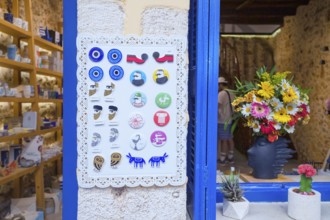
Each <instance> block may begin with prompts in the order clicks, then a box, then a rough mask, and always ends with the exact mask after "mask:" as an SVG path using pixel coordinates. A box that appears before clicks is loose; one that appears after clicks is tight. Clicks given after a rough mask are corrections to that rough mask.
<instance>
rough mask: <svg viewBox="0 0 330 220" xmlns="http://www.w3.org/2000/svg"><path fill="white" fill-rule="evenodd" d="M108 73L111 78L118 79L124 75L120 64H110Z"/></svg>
mask: <svg viewBox="0 0 330 220" xmlns="http://www.w3.org/2000/svg"><path fill="white" fill-rule="evenodd" d="M109 75H110V77H111V79H113V80H120V79H121V78H123V76H124V70H123V68H121V67H120V66H117V65H115V66H112V67H111V68H110V70H109Z"/></svg>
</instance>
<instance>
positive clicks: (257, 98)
mask: <svg viewBox="0 0 330 220" xmlns="http://www.w3.org/2000/svg"><path fill="white" fill-rule="evenodd" d="M253 102H257V103H262V98H260V97H257V96H256V95H253Z"/></svg>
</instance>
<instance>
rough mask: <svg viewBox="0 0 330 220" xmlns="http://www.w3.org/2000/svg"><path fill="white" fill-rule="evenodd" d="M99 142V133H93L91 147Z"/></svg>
mask: <svg viewBox="0 0 330 220" xmlns="http://www.w3.org/2000/svg"><path fill="white" fill-rule="evenodd" d="M100 142H101V135H100V134H99V133H96V132H95V133H93V137H92V147H96V146H97V145H98V144H99V143H100Z"/></svg>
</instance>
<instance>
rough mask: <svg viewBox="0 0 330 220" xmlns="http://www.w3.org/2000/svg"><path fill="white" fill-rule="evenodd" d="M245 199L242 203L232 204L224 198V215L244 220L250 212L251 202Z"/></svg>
mask: <svg viewBox="0 0 330 220" xmlns="http://www.w3.org/2000/svg"><path fill="white" fill-rule="evenodd" d="M243 199H244V201H241V202H231V201H228V200H227V199H225V198H223V215H224V216H227V217H230V218H234V219H242V218H244V216H246V215H247V213H248V212H249V201H248V200H247V199H246V198H244V197H243Z"/></svg>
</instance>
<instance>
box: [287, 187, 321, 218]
mask: <svg viewBox="0 0 330 220" xmlns="http://www.w3.org/2000/svg"><path fill="white" fill-rule="evenodd" d="M296 188H297V187H292V188H289V190H288V215H289V216H290V217H291V218H293V219H299V220H310V219H313V220H320V219H321V194H320V193H319V192H318V191H316V190H313V192H314V193H315V195H302V194H299V193H296V192H294V191H293V189H296Z"/></svg>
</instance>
